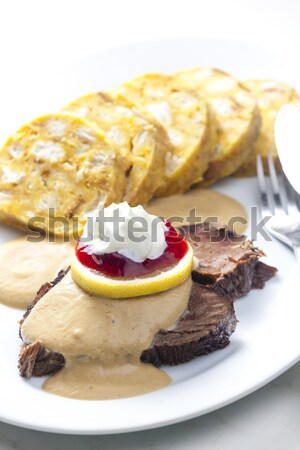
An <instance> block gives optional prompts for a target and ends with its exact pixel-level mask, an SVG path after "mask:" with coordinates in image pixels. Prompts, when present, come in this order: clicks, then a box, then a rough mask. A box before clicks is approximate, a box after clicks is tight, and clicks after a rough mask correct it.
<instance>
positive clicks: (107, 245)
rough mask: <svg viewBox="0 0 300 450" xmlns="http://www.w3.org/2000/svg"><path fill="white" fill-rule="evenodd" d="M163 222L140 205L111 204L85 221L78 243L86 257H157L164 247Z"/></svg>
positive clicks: (139, 260) (137, 259)
mask: <svg viewBox="0 0 300 450" xmlns="http://www.w3.org/2000/svg"><path fill="white" fill-rule="evenodd" d="M166 230H167V228H166V226H165V224H164V222H163V221H162V220H161V219H160V218H159V217H157V216H153V215H151V214H148V213H147V212H146V211H145V210H144V208H143V207H142V206H135V207H131V206H129V205H128V203H127V202H123V203H119V204H116V203H112V204H111V205H110V206H108V207H107V208H104V209H102V210H99V211H97V212H96V213H95V214H94V215H93V216H92V217H89V218H88V221H87V224H86V226H85V229H84V232H83V235H82V237H81V243H82V244H83V245H85V246H86V247H85V249H84V251H86V252H87V253H88V254H89V255H91V254H94V255H104V254H106V253H114V252H116V253H119V254H120V255H123V256H126V257H127V258H129V259H131V260H132V261H135V262H143V261H145V260H146V259H156V258H159V257H160V256H161V255H162V254H163V252H164V251H165V249H166V247H167V244H166V240H165V231H166Z"/></svg>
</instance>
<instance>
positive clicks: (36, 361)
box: [18, 272, 237, 378]
mask: <svg viewBox="0 0 300 450" xmlns="http://www.w3.org/2000/svg"><path fill="white" fill-rule="evenodd" d="M61 279H62V272H60V277H57V278H56V280H59V281H60V280H61ZM56 280H55V281H56ZM55 281H54V282H52V283H46V284H45V285H43V286H44V288H43V289H42V291H44V295H45V294H46V292H48V290H49V286H50V289H51V288H52V287H53V286H55V284H57V282H59V281H57V282H56V283H55ZM40 294H41V289H40V291H39V292H38V294H37V297H36V298H35V299H34V301H33V302H32V304H31V305H30V306H29V307H28V310H27V312H26V313H25V314H24V317H23V320H22V323H23V322H24V320H26V317H27V316H28V315H29V314H30V311H31V310H32V309H33V307H34V305H36V303H37V302H38V301H39V300H40V298H42V295H40ZM32 305H33V306H32ZM236 322H237V320H236V317H235V312H234V307H233V303H232V302H231V301H228V299H227V298H226V297H225V296H224V295H222V294H221V293H219V292H217V291H216V290H215V289H213V288H210V287H207V286H201V285H200V284H198V283H195V282H194V283H193V286H192V290H191V295H190V300H189V303H188V309H187V311H186V312H185V313H184V314H183V316H182V317H181V318H180V319H179V321H178V322H177V324H176V325H175V327H174V328H173V329H172V330H161V331H160V332H159V333H157V334H156V336H155V338H154V341H153V345H152V347H151V348H149V349H147V350H145V351H144V352H143V353H142V355H141V361H142V362H145V363H152V364H153V365H155V366H160V365H161V364H167V365H176V364H181V363H184V362H187V361H190V360H191V359H193V358H195V357H196V356H200V355H204V354H207V353H210V352H213V351H215V350H218V349H220V348H223V347H225V346H226V345H228V344H229V337H230V335H231V334H232V333H233V332H234V330H235V326H236ZM64 364H65V360H64V357H63V355H61V354H59V353H55V352H52V351H49V350H47V349H45V348H43V347H42V346H41V345H40V343H39V342H34V343H32V344H23V347H22V349H21V352H20V356H19V365H18V367H19V371H20V375H21V376H24V377H26V378H30V377H31V376H41V375H47V374H49V373H53V372H56V371H57V370H59V369H61V368H62V367H63V366H64Z"/></svg>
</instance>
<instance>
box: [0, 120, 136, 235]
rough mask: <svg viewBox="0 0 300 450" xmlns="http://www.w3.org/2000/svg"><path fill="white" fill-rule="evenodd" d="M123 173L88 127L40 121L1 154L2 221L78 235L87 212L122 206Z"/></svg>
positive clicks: (113, 155)
mask: <svg viewBox="0 0 300 450" xmlns="http://www.w3.org/2000/svg"><path fill="white" fill-rule="evenodd" d="M127 170H128V165H127V164H126V161H125V160H124V159H123V158H121V157H120V156H119V154H118V151H117V150H116V149H114V148H113V147H112V146H111V145H110V143H109V142H108V141H107V140H106V139H105V138H104V136H103V135H102V134H101V133H100V132H99V131H98V129H97V128H96V127H93V126H92V125H91V124H90V123H88V122H86V121H85V120H83V119H81V118H76V117H73V116H68V115H64V114H50V115H47V116H44V117H40V118H38V119H35V120H33V121H32V122H30V123H28V124H26V125H24V126H23V127H22V128H21V129H20V130H18V131H17V132H16V133H15V134H14V135H13V136H11V137H10V138H9V139H8V141H7V142H6V144H5V145H4V146H3V148H2V149H1V151H0V220H1V221H3V222H5V223H9V224H11V225H14V226H18V227H21V228H26V227H28V226H29V227H30V228H38V229H43V230H46V231H47V232H49V233H55V234H58V235H63V234H69V233H72V232H73V230H74V232H75V231H76V230H78V231H80V230H81V229H82V226H83V224H84V223H85V218H86V215H87V214H89V213H90V212H91V211H93V210H94V209H96V208H99V207H101V206H105V205H108V204H110V203H112V202H119V201H121V200H122V198H123V196H124V192H125V186H126V171H127ZM29 221H30V222H29Z"/></svg>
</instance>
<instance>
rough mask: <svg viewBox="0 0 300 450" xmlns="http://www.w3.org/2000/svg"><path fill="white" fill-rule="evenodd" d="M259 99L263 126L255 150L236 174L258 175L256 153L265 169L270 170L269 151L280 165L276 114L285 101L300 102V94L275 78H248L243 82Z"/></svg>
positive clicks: (241, 175) (243, 175)
mask: <svg viewBox="0 0 300 450" xmlns="http://www.w3.org/2000/svg"><path fill="white" fill-rule="evenodd" d="M243 83H244V84H245V86H247V88H248V89H249V90H250V91H251V93H252V95H253V96H254V97H255V98H256V99H257V104H258V107H259V111H260V115H261V127H260V132H259V136H258V139H257V141H256V144H255V146H254V149H253V151H252V152H251V154H250V155H249V156H248V158H247V160H246V161H245V162H244V164H242V166H241V167H240V168H239V169H238V170H237V172H236V173H235V175H236V176H240V177H250V176H254V175H256V155H257V154H258V153H259V154H261V155H262V160H263V164H264V168H265V171H266V172H268V169H267V167H268V162H267V156H268V153H271V154H272V155H273V157H274V161H275V164H276V165H277V167H280V162H279V159H278V155H277V151H276V146H275V141H274V123H275V118H276V114H277V112H278V111H279V109H280V107H281V106H282V105H284V104H285V103H297V102H298V104H299V102H300V97H299V94H298V93H297V92H296V91H295V89H294V88H292V87H290V86H288V85H287V84H285V83H280V82H279V81H274V80H268V79H267V80H248V81H244V82H243Z"/></svg>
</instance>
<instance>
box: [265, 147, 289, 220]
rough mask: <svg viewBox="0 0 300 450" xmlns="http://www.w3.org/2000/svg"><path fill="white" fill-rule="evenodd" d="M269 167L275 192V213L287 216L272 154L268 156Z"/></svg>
mask: <svg viewBox="0 0 300 450" xmlns="http://www.w3.org/2000/svg"><path fill="white" fill-rule="evenodd" d="M268 167H269V174H270V179H271V186H272V191H273V203H274V212H275V214H285V213H286V210H285V207H284V203H283V201H282V196H281V194H280V189H279V183H278V175H277V172H276V169H275V164H274V161H273V157H272V154H271V153H269V154H268Z"/></svg>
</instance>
